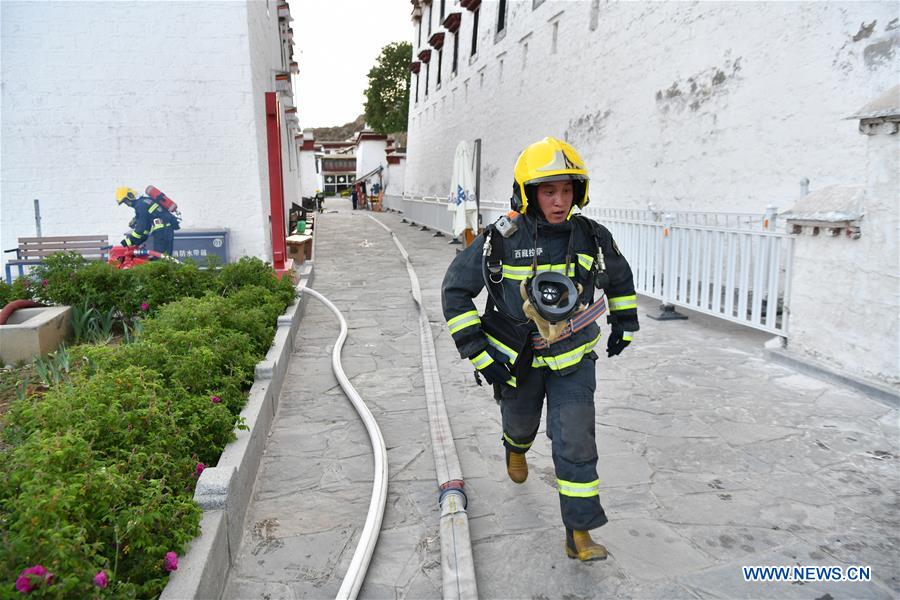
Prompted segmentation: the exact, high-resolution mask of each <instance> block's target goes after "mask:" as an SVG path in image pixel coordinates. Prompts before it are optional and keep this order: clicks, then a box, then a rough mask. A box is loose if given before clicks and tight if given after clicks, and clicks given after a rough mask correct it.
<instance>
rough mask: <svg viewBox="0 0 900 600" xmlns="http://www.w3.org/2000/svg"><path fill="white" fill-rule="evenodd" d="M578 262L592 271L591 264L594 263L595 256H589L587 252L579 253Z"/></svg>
mask: <svg viewBox="0 0 900 600" xmlns="http://www.w3.org/2000/svg"><path fill="white" fill-rule="evenodd" d="M578 264H579V265H581V266H582V267H584V268H585V270H587V271H590V270H591V266H592V265H593V264H594V257H593V256H589V255H587V254H581V253H579V254H578Z"/></svg>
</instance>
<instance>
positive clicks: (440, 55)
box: [437, 48, 444, 85]
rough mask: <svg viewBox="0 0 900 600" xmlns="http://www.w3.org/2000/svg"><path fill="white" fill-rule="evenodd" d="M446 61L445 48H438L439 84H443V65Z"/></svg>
mask: <svg viewBox="0 0 900 600" xmlns="http://www.w3.org/2000/svg"><path fill="white" fill-rule="evenodd" d="M443 63H444V49H443V48H441V49H440V50H438V72H437V84H438V85H441V71H442V68H441V65H442V64H443Z"/></svg>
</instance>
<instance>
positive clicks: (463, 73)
mask: <svg viewBox="0 0 900 600" xmlns="http://www.w3.org/2000/svg"><path fill="white" fill-rule="evenodd" d="M532 6H533V3H532V2H531V0H527V1H517V2H510V3H509V8H508V14H507V27H506V31H505V34H503V35H502V36H499V38H498V39H497V40H496V41H495V38H496V37H497V36H496V34H495V28H496V20H497V10H498V2H497V1H496V0H485V1H484V2H483V3H482V5H481V9H480V11H481V12H480V24H479V40H478V51H477V54H476V55H475V56H474V57H470V55H469V49H470V46H471V30H472V22H473V19H472V13H471V12H469V11H468V10H466V9H462V8H459V7H458V6H455V7H454V8H453V9H452V10H460V11H461V12H462V15H463V16H462V24H461V27H460V30H459V34H460V42H461V46H460V55H459V65H460V66H459V73H458V75H457V76H455V77H454V76H452V75H451V74H450V68H451V62H452V60H451V58H450V57H452V48H453V36H452V35H450V34H448V35H447V36H446V37H447V40H446V42H445V45H444V50H445V54H446V56H445V57H444V58H445V60H444V62H443V76H442V79H443V84H442V87H441V89H439V90H435V81H436V73H435V68H436V63H434V55H435V53H432V63H433V64H432V69H431V82H430V85H429V88H430V93H429V95H428V98H427V100H423V89H424V82H420V84H419V85H420V93H419V98H420V100H419V102H418V103H415V101H414V100H413V99H412V97H413V96H414V95H413V94H411V106H410V119H409V138H408V150H407V155H408V168H407V170H406V191H407V193H411V194H418V195H428V196H443V195H444V194H445V193H446V190H447V189H448V186H449V180H450V177H451V165H452V164H453V152H454V148H455V146H456V144H457V143H458V142H459V141H460V140H468V141H472V140H474V139H476V138H481V139H482V140H483V146H482V177H481V185H482V198H484V199H486V200H503V201H505V200H506V199H508V198H509V195H510V191H511V186H512V168H513V165H514V163H515V159H516V157H517V155H518V153H519V152H520V151H521V150H522V148H524V147H525V146H526V145H527V144H529V143H531V142H533V141H535V140H537V139H540V138H542V137H543V136H546V135H554V136H558V137H562V138H566V139H568V140H569V141H571V142H572V143H573V144H574V145H575V146H576V147H577V148H578V149H579V150H580V152H581V153H582V155H583V156H584V158H585V160H586V161H587V164H588V167H589V169H590V173H591V178H592V179H591V198H592V202H594V203H597V204H602V205H604V206H616V207H629V206H631V207H641V208H643V207H645V206H646V204H647V202H649V201H652V202H653V203H654V204H655V205H656V206H658V207H660V208H665V209H695V210H731V211H762V209H764V207H765V206H766V205H767V204H775V205H777V206H779V207H780V208H784V207H786V206H787V205H788V204H789V203H790V200H791V199H792V198H794V197H795V196H796V195H797V193H798V190H799V181H800V180H801V179H802V178H803V177H808V178H809V179H810V180H811V182H812V183H811V187H812V189H816V188H819V187H823V186H825V185H829V184H835V183H846V182H859V181H862V180H863V179H864V177H865V167H864V161H863V160H861V157H862V156H863V155H864V152H865V148H864V141H863V140H862V139H860V136H859V135H857V133H856V122H855V121H853V120H844V119H845V118H846V117H847V116H848V115H850V114H851V113H852V111H853V110H854V109H856V108H858V107H859V106H861V105H863V104H865V102H867V101H868V100H869V99H871V98H872V97H874V96H877V95H878V94H879V93H880V92H881V91H883V90H884V89H886V88H888V87H890V85H893V83H894V82H895V81H896V74H897V71H898V66H900V52H898V51H897V46H898V34H900V29H898V25H897V16H898V14H897V8H896V4H893V3H889V2H845V3H841V2H827V3H826V2H822V3H812V2H808V3H807V2H801V3H796V2H794V3H758V2H747V3H740V2H727V3H711V2H699V3H684V2H677V3H649V2H610V3H607V2H602V3H600V2H588V1H585V2H566V1H557V0H546V1H545V2H543V3H542V4H540V5H539V6H538V7H537V8H536V9H533V8H532ZM595 7H596V8H595ZM424 14H425V15H426V17H427V15H428V14H429V11H428V10H427V9H425V10H424ZM434 18H435V19H436V18H437V15H436V14H435V17H434ZM873 22H874V24H872V23H873ZM861 23H864V24H865V26H868V25H870V24H872V26H871V30H869V29H868V28H867V27H861ZM554 24H556V25H555V27H556V28H557V29H556V31H557V33H556V49H555V51H554V47H553V46H554V43H553V32H554ZM592 27H593V28H592ZM424 37H425V36H424V34H423V38H424ZM411 38H412V40H413V44H415V43H416V34H415V30H414V29H411ZM426 43H427V42H426V41H425V40H424V39H423V44H426ZM418 51H419V48H416V49H414V53H415V54H418ZM424 73H425V67H424V65H423V66H422V69H421V73H420V77H424ZM413 77H415V76H413ZM413 86H415V80H413Z"/></svg>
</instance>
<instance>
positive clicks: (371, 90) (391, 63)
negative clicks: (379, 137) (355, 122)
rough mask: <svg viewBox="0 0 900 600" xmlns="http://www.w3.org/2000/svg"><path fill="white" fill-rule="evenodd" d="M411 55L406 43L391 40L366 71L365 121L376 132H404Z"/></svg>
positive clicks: (409, 45)
mask: <svg viewBox="0 0 900 600" xmlns="http://www.w3.org/2000/svg"><path fill="white" fill-rule="evenodd" d="M411 56H412V45H411V44H410V43H409V42H393V43H391V44H388V45H387V46H385V47H384V48H382V49H381V54H380V55H379V56H378V60H376V62H375V66H374V67H372V68H371V69H370V70H369V87H368V88H366V111H365V112H366V122H367V123H368V124H369V125H370V126H371V127H372V128H373V129H374V130H375V131H377V132H378V133H395V132H399V131H406V122H407V117H408V116H409V61H410V57H411Z"/></svg>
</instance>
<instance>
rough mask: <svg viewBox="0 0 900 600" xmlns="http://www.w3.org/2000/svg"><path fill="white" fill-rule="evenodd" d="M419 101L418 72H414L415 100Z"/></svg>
mask: <svg viewBox="0 0 900 600" xmlns="http://www.w3.org/2000/svg"><path fill="white" fill-rule="evenodd" d="M418 101H419V74H418V73H416V102H418Z"/></svg>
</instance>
